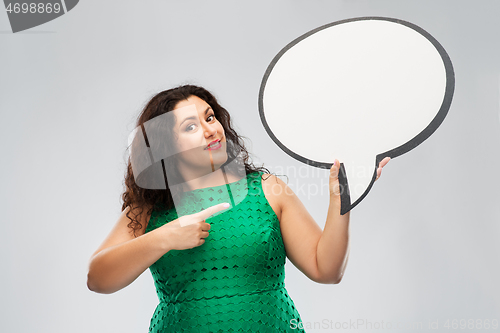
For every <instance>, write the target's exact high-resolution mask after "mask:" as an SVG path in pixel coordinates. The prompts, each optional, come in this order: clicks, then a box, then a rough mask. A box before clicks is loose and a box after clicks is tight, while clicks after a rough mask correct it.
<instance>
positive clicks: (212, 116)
mask: <svg viewBox="0 0 500 333" xmlns="http://www.w3.org/2000/svg"><path fill="white" fill-rule="evenodd" d="M210 118H212V119H211V120H209V119H210ZM214 119H215V115H214V114H211V115H210V116H208V118H207V121H212V120H214Z"/></svg>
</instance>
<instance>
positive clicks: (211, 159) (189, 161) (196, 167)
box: [172, 96, 227, 175]
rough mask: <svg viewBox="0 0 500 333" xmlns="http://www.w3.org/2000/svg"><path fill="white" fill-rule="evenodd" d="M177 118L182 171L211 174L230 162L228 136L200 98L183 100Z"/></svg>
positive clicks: (176, 133)
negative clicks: (227, 145) (228, 157)
mask: <svg viewBox="0 0 500 333" xmlns="http://www.w3.org/2000/svg"><path fill="white" fill-rule="evenodd" d="M172 112H174V114H175V117H176V124H175V125H174V130H173V132H174V139H177V142H176V147H177V154H176V156H177V160H178V167H179V168H184V169H181V171H186V172H189V173H192V172H194V173H195V174H203V175H205V174H208V173H210V172H213V171H215V170H217V169H219V168H220V166H221V165H222V164H224V163H225V162H226V161H227V152H226V136H225V135H224V128H223V127H222V124H221V123H220V122H219V121H218V120H217V118H215V113H214V111H213V110H212V108H211V107H210V105H209V104H208V103H207V102H205V101H204V100H202V99H201V98H199V97H197V96H190V97H189V98H188V99H187V100H183V101H180V102H179V103H177V105H176V106H175V108H174V110H173V111H172Z"/></svg>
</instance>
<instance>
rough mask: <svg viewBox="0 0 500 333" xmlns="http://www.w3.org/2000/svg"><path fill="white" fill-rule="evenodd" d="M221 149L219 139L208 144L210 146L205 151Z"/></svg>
mask: <svg viewBox="0 0 500 333" xmlns="http://www.w3.org/2000/svg"><path fill="white" fill-rule="evenodd" d="M221 147H222V145H221V143H220V139H217V140H214V141H212V142H210V144H209V145H208V146H207V147H206V148H205V149H208V150H217V149H219V148H221Z"/></svg>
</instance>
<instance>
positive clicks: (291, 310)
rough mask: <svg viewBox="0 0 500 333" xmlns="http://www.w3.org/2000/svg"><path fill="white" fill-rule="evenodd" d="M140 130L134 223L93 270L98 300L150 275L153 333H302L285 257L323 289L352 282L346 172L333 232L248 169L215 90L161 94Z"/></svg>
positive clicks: (125, 222) (127, 202)
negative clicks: (346, 276)
mask: <svg viewBox="0 0 500 333" xmlns="http://www.w3.org/2000/svg"><path fill="white" fill-rule="evenodd" d="M137 126H138V127H137V128H138V130H139V131H138V134H137V133H136V136H135V138H134V141H133V144H132V152H131V158H130V159H129V164H128V171H127V175H126V179H125V185H126V191H125V193H124V194H123V195H122V198H123V201H124V203H123V206H122V211H123V212H122V214H121V216H120V217H119V219H118V222H117V223H116V225H115V227H114V228H113V230H112V231H111V233H110V234H109V236H108V237H107V239H106V240H105V241H104V242H103V244H102V245H101V246H100V247H99V248H98V249H97V251H96V252H95V253H94V255H93V256H92V258H91V261H90V266H89V273H88V283H87V284H88V287H89V289H90V290H93V291H95V292H98V293H113V292H115V291H117V290H120V289H122V288H124V287H126V286H127V285H129V284H130V283H132V282H133V281H134V280H135V279H136V278H137V277H138V276H139V275H140V274H141V273H142V272H144V271H145V270H146V269H147V268H150V270H151V273H152V275H153V278H154V280H155V286H156V289H157V294H158V297H159V300H160V303H159V304H158V306H157V308H156V310H155V313H154V314H153V317H152V319H151V323H150V332H214V331H221V332H226V331H231V330H232V331H234V332H248V331H258V332H283V331H291V332H295V331H302V330H301V329H295V328H296V327H297V323H299V322H301V320H300V315H299V313H298V311H297V310H296V308H295V305H294V303H293V301H292V300H291V299H290V297H289V296H288V293H287V291H286V289H285V285H284V264H285V256H286V257H288V259H289V260H290V261H291V262H292V263H293V264H294V265H295V266H296V267H297V268H298V269H299V270H301V271H302V272H303V273H304V274H305V275H306V276H307V277H309V278H310V279H311V280H313V281H315V282H318V283H327V284H335V283H339V282H340V280H341V279H342V275H343V273H344V270H345V267H346V264H347V258H348V252H349V246H348V229H349V213H347V214H345V215H340V190H339V185H338V178H337V175H338V166H339V161H338V160H335V164H334V165H333V166H332V168H331V169H330V180H329V188H330V204H329V208H328V215H327V221H326V224H325V228H324V230H323V231H321V229H320V227H319V226H318V225H317V224H316V222H315V221H314V220H313V218H312V217H311V215H310V214H309V213H308V212H307V210H306V209H305V207H304V205H303V204H302V202H301V201H300V200H299V199H298V197H297V196H296V195H295V194H294V193H293V192H292V191H291V190H290V188H289V187H288V186H287V185H286V184H285V183H284V182H283V181H281V180H280V179H279V178H277V177H275V176H274V175H271V174H269V171H268V170H267V169H265V168H263V167H260V168H256V167H255V166H253V164H252V163H250V162H249V161H248V159H249V156H248V153H247V151H246V149H245V147H244V145H243V141H242V140H241V138H240V137H239V136H238V135H237V134H236V132H235V131H234V129H233V128H232V126H231V121H230V116H229V113H228V112H227V111H226V110H225V109H224V108H223V107H221V106H220V105H219V104H218V102H217V100H216V99H215V98H214V96H213V95H212V94H210V93H209V92H208V91H206V90H205V89H203V88H201V87H196V86H191V85H187V86H181V87H177V88H174V89H170V90H166V91H163V92H161V93H159V94H157V95H156V96H154V97H153V98H152V99H151V100H150V101H149V103H148V104H147V105H146V107H145V108H144V110H143V111H142V113H141V115H140V116H139V119H138V121H137ZM141 129H142V131H141ZM140 142H146V144H145V145H144V144H143V147H146V146H147V148H145V149H142V150H141V149H139V148H137V147H140V144H139V143H140ZM134 147H135V148H134ZM147 156H149V159H148V157H147ZM160 157H161V159H160ZM144 160H147V161H153V162H152V163H153V164H151V162H150V163H149V164H150V165H148V166H144V165H142V166H141V162H140V161H144ZM388 160H389V159H388V158H386V159H384V160H383V161H382V162H381V163H380V165H379V168H378V170H377V179H378V177H379V176H380V173H381V170H382V167H383V166H384V165H385V164H387V162H388ZM155 168H156V169H155ZM155 170H156V171H155ZM162 171H163V172H162ZM265 171H266V172H265ZM134 173H135V174H134ZM158 175H162V176H163V178H162V177H160V178H158ZM155 176H156V177H155ZM162 182H163V184H162ZM160 185H161V186H160ZM162 187H163V188H162ZM214 214H217V215H216V216H213V217H212V218H211V219H210V220H209V221H210V223H207V222H206V220H207V219H208V218H209V217H210V216H212V215H214Z"/></svg>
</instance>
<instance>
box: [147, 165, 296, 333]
mask: <svg viewBox="0 0 500 333" xmlns="http://www.w3.org/2000/svg"><path fill="white" fill-rule="evenodd" d="M261 175H262V172H258V173H257V172H255V173H251V174H247V175H246V177H243V178H242V179H240V180H239V181H237V182H234V183H230V184H229V185H227V184H226V185H221V186H214V187H209V188H202V189H197V190H193V191H189V192H187V194H186V196H185V198H186V202H187V203H188V204H186V205H177V209H178V210H179V215H181V216H182V215H186V214H192V213H196V212H199V211H200V210H202V209H205V208H208V207H210V206H213V205H216V204H218V203H222V202H230V203H231V204H232V205H231V208H229V209H227V210H225V211H223V212H221V213H219V214H218V215H215V216H213V217H211V218H209V219H207V220H206V222H207V223H210V226H211V228H210V231H209V232H210V235H209V236H208V237H207V238H206V239H205V243H204V244H202V245H200V246H198V247H194V248H192V249H187V250H171V251H169V252H167V253H166V254H165V255H163V256H162V257H161V258H160V259H158V261H156V262H155V263H154V264H153V265H151V266H150V267H149V269H150V270H151V273H152V275H153V279H154V282H155V286H156V292H157V295H158V299H159V304H158V306H157V307H156V310H155V312H154V314H153V317H152V318H151V322H150V327H149V332H162V333H163V332H169V333H170V332H172V333H175V332H304V331H303V330H301V329H299V328H298V327H297V325H296V324H297V323H300V322H301V321H302V320H301V319H300V315H299V313H298V311H297V309H296V308H295V304H294V303H293V301H292V299H291V298H290V296H289V295H288V292H287V290H286V289H285V282H284V279H285V258H286V253H285V247H284V245H283V239H282V237H281V231H280V224H279V220H278V217H277V216H276V214H275V213H274V211H273V209H272V208H271V206H270V205H269V202H268V201H267V199H266V197H265V196H264V192H263V190H262V183H261ZM228 198H229V201H228ZM177 217H178V212H177V211H176V209H175V208H173V209H170V210H166V209H164V206H162V205H158V206H155V209H154V210H153V213H152V215H151V218H150V222H149V223H148V226H147V228H146V232H149V231H151V230H154V229H156V228H158V227H160V226H162V225H164V224H165V223H167V222H170V221H172V220H174V219H176V218H177Z"/></svg>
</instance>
